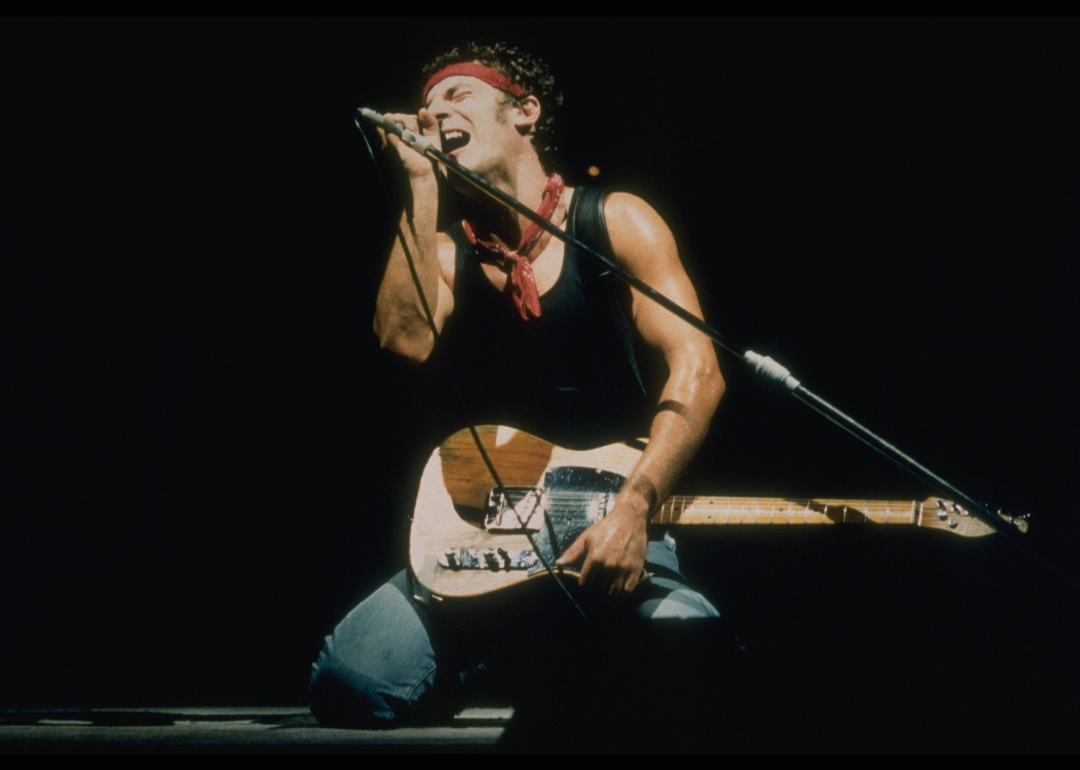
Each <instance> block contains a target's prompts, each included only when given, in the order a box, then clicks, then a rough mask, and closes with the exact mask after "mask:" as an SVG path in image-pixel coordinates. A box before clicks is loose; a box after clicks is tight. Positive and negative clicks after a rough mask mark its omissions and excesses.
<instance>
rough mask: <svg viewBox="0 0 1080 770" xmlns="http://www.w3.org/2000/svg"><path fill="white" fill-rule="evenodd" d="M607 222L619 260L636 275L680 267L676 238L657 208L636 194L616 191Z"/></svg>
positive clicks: (606, 214) (610, 199)
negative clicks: (657, 211)
mask: <svg viewBox="0 0 1080 770" xmlns="http://www.w3.org/2000/svg"><path fill="white" fill-rule="evenodd" d="M604 219H605V220H606V222H607V229H608V236H609V237H610V238H611V247H612V250H613V251H614V252H615V257H616V259H618V260H619V262H621V263H622V264H623V266H624V267H625V268H627V269H628V270H630V271H631V272H633V273H634V274H635V275H643V274H645V273H653V272H654V271H656V270H664V269H665V268H666V269H671V268H674V267H677V266H681V263H680V262H679V255H678V249H677V248H676V245H675V237H674V236H673V235H672V234H671V228H670V227H668V226H667V223H666V222H664V220H663V218H662V217H661V216H660V215H659V214H658V213H656V209H654V208H653V207H652V206H650V205H649V204H648V203H646V202H645V201H644V200H642V199H641V198H639V197H638V196H636V195H631V194H630V193H622V192H615V193H612V194H611V195H609V196H608V197H607V200H605V201H604Z"/></svg>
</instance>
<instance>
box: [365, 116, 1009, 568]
mask: <svg viewBox="0 0 1080 770" xmlns="http://www.w3.org/2000/svg"><path fill="white" fill-rule="evenodd" d="M358 113H359V117H362V118H364V119H365V120H368V121H371V122H372V123H374V124H376V125H378V126H379V127H380V128H382V129H383V130H384V131H387V132H389V133H392V134H395V135H396V136H398V137H399V138H400V139H401V140H402V141H403V142H405V144H407V145H408V146H409V147H411V148H412V149H414V150H416V151H417V152H419V153H420V154H421V155H425V156H426V157H428V158H431V159H432V160H434V161H436V162H437V163H440V164H442V165H443V166H445V167H446V168H448V169H449V170H451V171H453V172H454V173H455V174H457V175H458V176H460V177H461V178H462V179H464V180H465V181H467V182H468V183H469V184H471V185H472V186H473V187H475V188H477V189H478V190H480V191H481V192H483V193H485V194H486V195H488V196H490V197H491V198H494V199H495V200H496V201H498V202H499V203H502V204H503V205H505V206H507V207H509V208H511V209H513V210H514V211H516V212H518V213H519V214H521V215H522V216H524V217H526V218H528V219H529V220H531V221H532V222H535V223H536V224H537V225H538V226H540V227H541V228H542V229H544V230H545V231H547V232H549V233H551V234H552V235H553V236H554V237H556V238H558V239H559V240H561V241H562V242H563V243H566V244H569V245H571V246H573V247H574V248H575V249H578V250H579V251H582V252H584V253H586V254H588V255H589V256H590V257H592V258H593V259H595V260H597V261H599V262H600V263H601V264H602V265H604V267H605V268H606V269H607V270H609V271H610V272H611V273H612V274H614V275H615V276H616V277H618V278H619V279H620V280H622V281H623V282H624V283H626V284H628V285H630V286H632V287H634V288H635V289H637V290H638V291H640V292H641V293H642V294H644V295H645V296H647V297H648V298H649V299H651V300H653V301H654V302H656V303H657V304H659V305H661V306H662V307H664V308H665V309H667V310H669V311H671V312H672V313H674V314H675V315H677V316H678V317H679V318H681V319H682V320H683V321H685V322H686V323H688V324H690V325H691V326H692V327H694V328H695V329H697V330H698V331H700V332H701V333H702V334H705V335H706V336H708V337H709V339H711V340H712V341H713V342H714V343H715V344H716V345H718V346H719V347H721V348H722V349H724V350H726V351H727V352H728V353H730V354H731V355H733V356H735V357H736V358H738V359H739V360H741V361H743V362H745V363H746V364H748V365H749V366H750V367H751V368H752V369H753V370H754V371H755V372H756V373H757V374H759V375H761V376H762V377H764V378H765V379H766V380H768V381H770V382H772V383H773V384H775V385H779V386H780V387H783V388H784V389H786V390H787V391H788V392H789V393H791V395H793V396H794V397H795V398H797V399H798V400H799V401H801V402H803V403H804V404H806V405H807V406H809V407H810V408H811V409H813V410H814V411H816V412H818V413H819V414H821V415H822V416H824V417H825V418H826V419H828V420H829V421H831V422H833V423H834V424H836V425H838V426H839V427H841V428H843V429H844V430H846V431H847V432H848V433H850V434H851V435H853V436H855V438H857V439H859V440H860V441H862V442H863V443H864V444H866V445H867V446H869V447H870V448H871V449H874V450H875V451H877V452H879V453H880V454H882V455H884V456H885V457H887V458H888V459H889V460H892V461H893V462H894V463H896V464H897V465H899V466H900V467H901V468H903V469H904V470H906V471H908V472H909V473H911V474H912V475H913V476H915V477H916V478H917V479H919V480H920V481H921V482H923V483H924V484H926V485H927V486H928V487H930V488H931V489H933V490H935V491H937V492H938V493H939V494H941V495H942V496H945V497H949V498H953V508H952V510H951V511H948V512H947V513H948V514H952V513H959V514H964V513H967V512H968V511H970V512H973V513H974V514H975V515H976V516H977V517H978V518H980V519H982V520H983V521H985V522H986V523H987V524H989V525H990V526H991V527H992V528H993V529H995V530H996V531H997V532H999V533H1001V534H1004V535H1006V536H1007V537H1008V538H1009V539H1010V540H1014V542H1017V544H1018V545H1019V544H1020V543H1019V542H1018V541H1015V539H1014V538H1015V535H1014V533H1015V532H1016V531H1019V532H1027V529H1028V522H1027V516H1026V515H1025V516H1023V517H1013V516H1007V515H1005V514H1003V513H1002V512H1001V510H1000V509H999V510H998V511H996V512H995V511H992V510H990V508H989V507H987V506H986V505H985V504H983V503H980V502H978V501H977V500H975V499H974V498H973V497H971V496H970V495H967V494H965V493H964V492H962V491H960V490H959V489H957V488H956V487H955V486H954V485H952V484H950V483H949V482H948V481H946V480H945V479H943V478H942V477H941V476H939V475H937V474H936V473H934V472H933V471H931V470H930V469H929V468H927V467H926V466H924V465H922V464H921V463H919V462H918V461H916V460H915V459H914V458H912V457H911V456H910V455H907V454H905V453H904V452H901V451H900V450H899V449H897V448H896V447H895V446H893V445H892V444H890V443H889V442H888V441H886V440H885V439H883V438H882V437H881V436H878V435H877V434H876V433H874V432H872V431H871V430H870V429H869V428H866V427H865V426H863V425H861V424H860V423H858V422H857V421H855V420H854V419H853V418H851V417H849V416H848V415H847V414H845V413H844V412H842V411H841V410H840V409H838V408H837V407H835V406H833V405H832V404H830V403H829V402H828V401H826V400H825V399H823V398H821V397H820V396H818V395H817V394H815V393H813V392H812V391H810V390H809V389H808V388H806V387H805V386H804V385H803V384H802V383H800V382H799V381H798V380H797V379H795V377H793V376H792V374H791V372H790V371H789V370H788V369H786V368H785V367H784V366H782V365H781V364H780V363H778V362H777V361H775V360H773V359H772V358H770V357H769V356H763V355H760V354H758V353H755V352H754V351H752V350H745V349H743V348H742V347H740V346H738V345H736V344H735V343H733V342H731V341H729V340H727V339H725V338H724V336H723V335H722V334H720V332H718V331H717V330H716V329H713V328H712V327H711V326H709V325H708V324H706V323H705V322H704V321H702V320H701V319H700V318H698V317H697V316H695V315H694V314H693V313H691V312H689V311H688V310H686V309H685V308H683V307H681V306H680V305H678V304H676V303H675V302H673V301H672V300H670V299H668V298H667V297H666V296H664V295H663V294H661V293H660V292H658V291H656V290H655V289H654V288H652V287H651V286H649V285H648V284H647V283H645V282H644V281H642V280H641V279H640V278H638V277H637V276H634V275H632V274H631V273H629V272H627V271H626V270H624V269H623V268H621V267H620V266H619V265H617V264H615V263H614V262H612V261H611V260H609V259H607V258H606V257H605V256H604V255H602V254H600V253H599V252H598V251H596V250H595V249H593V248H592V247H590V246H588V245H586V244H584V243H582V242H581V241H580V240H578V239H577V238H575V237H574V236H572V235H569V234H568V233H566V232H564V231H563V230H560V229H559V228H558V227H557V226H556V225H554V224H552V223H551V222H549V221H548V220H546V219H544V218H543V217H542V216H540V215H539V214H537V213H536V212H535V211H533V210H532V209H530V208H529V207H528V206H526V205H525V204H523V203H521V202H520V201H519V200H517V199H516V198H514V197H513V196H510V195H507V194H506V193H504V192H503V191H502V190H500V189H498V188H497V187H495V186H494V185H492V184H491V183H489V182H488V181H487V180H485V179H483V178H481V177H480V176H478V175H477V174H474V173H473V172H472V171H470V170H469V169H467V168H465V167H463V166H461V165H460V164H459V163H458V162H457V161H456V160H454V159H453V158H451V157H450V156H448V155H446V154H444V153H443V152H441V151H439V150H437V149H435V147H434V146H433V144H432V142H431V140H430V139H428V138H427V137H424V136H421V135H419V134H417V133H415V132H413V131H410V130H408V129H407V128H405V127H404V126H402V125H401V124H400V123H396V122H394V121H392V120H389V119H388V118H385V117H383V116H382V115H381V114H379V113H377V112H375V111H374V110H369V109H366V108H364V107H361V108H360V109H359V110H358ZM359 117H358V118H357V119H356V127H357V128H360V130H361V131H363V129H362V128H361V126H360V121H359ZM1025 550H1026V549H1025Z"/></svg>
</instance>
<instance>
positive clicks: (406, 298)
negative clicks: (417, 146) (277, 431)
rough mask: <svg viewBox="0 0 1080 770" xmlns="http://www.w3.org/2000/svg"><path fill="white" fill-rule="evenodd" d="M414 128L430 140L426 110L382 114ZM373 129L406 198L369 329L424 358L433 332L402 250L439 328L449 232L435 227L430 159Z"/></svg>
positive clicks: (448, 307)
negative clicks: (403, 182)
mask: <svg viewBox="0 0 1080 770" xmlns="http://www.w3.org/2000/svg"><path fill="white" fill-rule="evenodd" d="M387 117H389V118H390V119H392V120H396V121H398V122H399V123H403V124H404V125H405V126H406V127H407V128H409V129H411V130H413V131H417V130H419V126H422V127H423V133H424V135H425V136H428V137H431V138H432V139H433V140H434V141H435V142H436V146H438V145H437V143H438V139H439V131H438V124H437V122H436V121H435V119H434V118H433V117H432V116H431V115H430V114H429V113H428V112H427V111H426V110H421V111H420V116H419V119H418V118H417V117H415V116H412V115H387ZM379 133H380V135H381V137H382V139H383V140H384V146H385V145H386V143H389V145H390V149H389V150H388V151H389V152H394V153H396V155H397V157H398V158H399V160H400V162H401V164H402V166H403V168H404V170H405V174H406V178H407V180H408V184H409V193H410V194H409V196H408V202H407V203H406V205H405V210H404V211H403V212H402V214H401V218H400V220H399V222H398V228H397V233H396V235H395V237H394V245H393V247H392V248H391V250H390V257H389V259H388V260H387V263H386V272H385V273H384V274H383V279H382V283H381V284H380V285H379V293H378V296H377V298H376V301H375V322H374V329H375V334H376V335H377V336H378V337H379V342H380V344H381V345H382V346H383V347H384V348H387V349H389V350H392V351H394V352H395V353H399V354H401V355H403V356H405V357H406V358H409V359H411V360H413V361H416V362H421V361H424V360H426V359H427V357H428V356H429V355H430V354H431V350H432V348H433V347H434V344H435V335H434V333H433V332H432V330H431V326H430V324H429V323H428V319H427V314H426V313H425V312H424V309H423V305H422V303H421V301H420V296H419V294H418V293H417V286H416V284H417V281H416V280H414V278H413V275H412V271H411V270H410V268H409V262H408V259H407V257H406V254H408V255H409V256H411V257H412V261H413V265H415V268H416V273H417V278H419V283H420V286H421V288H422V289H423V292H424V296H425V297H426V298H427V302H428V305H429V307H430V308H431V311H432V314H433V315H434V317H435V325H436V328H438V329H439V330H441V329H442V326H443V324H444V323H445V321H446V318H447V316H449V315H450V312H451V311H452V310H453V306H454V295H453V290H452V287H453V271H454V244H453V241H451V240H450V238H449V237H447V236H446V235H443V234H441V233H437V232H436V231H435V226H436V222H437V219H438V185H437V182H436V179H435V171H434V169H433V168H432V165H431V162H430V161H429V160H427V158H424V157H423V156H421V155H420V154H419V153H417V152H415V151H414V150H412V149H410V148H409V147H407V146H406V145H405V144H403V143H402V142H401V140H399V139H398V138H397V137H396V136H394V135H389V136H387V135H385V134H384V133H383V131H382V130H381V129H380V130H379Z"/></svg>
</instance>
